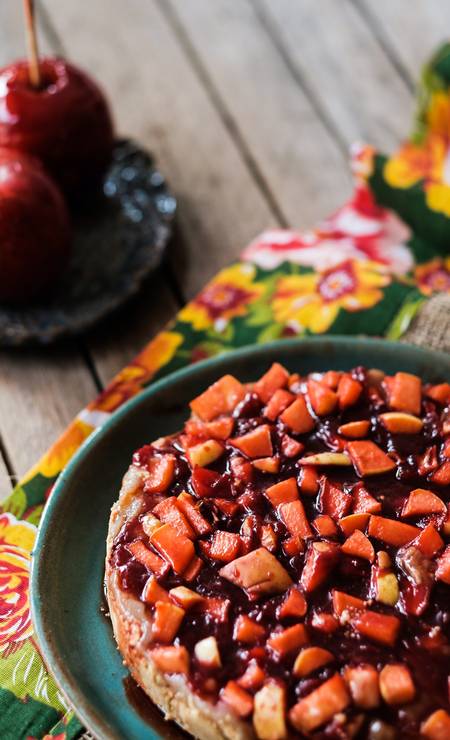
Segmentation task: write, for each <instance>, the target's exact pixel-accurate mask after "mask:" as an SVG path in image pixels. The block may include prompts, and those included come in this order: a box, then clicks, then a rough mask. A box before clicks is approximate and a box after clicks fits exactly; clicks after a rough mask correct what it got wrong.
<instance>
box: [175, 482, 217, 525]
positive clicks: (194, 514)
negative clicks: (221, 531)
mask: <svg viewBox="0 0 450 740" xmlns="http://www.w3.org/2000/svg"><path fill="white" fill-rule="evenodd" d="M177 505H178V508H179V509H180V511H181V512H182V513H183V514H184V516H185V517H186V519H187V520H188V522H189V524H190V525H191V527H192V528H193V529H194V530H195V532H196V533H197V534H198V535H199V536H202V535H204V534H209V533H210V532H211V531H212V527H211V525H210V523H209V522H208V521H207V520H206V519H205V517H204V516H202V515H201V513H200V511H199V509H198V506H199V505H198V503H197V502H196V501H195V499H194V498H193V497H192V496H191V495H190V494H189V493H186V492H185V491H183V493H180V495H179V496H178V497H177Z"/></svg>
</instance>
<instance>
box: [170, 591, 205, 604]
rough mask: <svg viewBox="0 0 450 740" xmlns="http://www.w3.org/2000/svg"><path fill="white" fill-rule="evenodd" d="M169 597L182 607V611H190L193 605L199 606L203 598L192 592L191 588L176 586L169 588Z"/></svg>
mask: <svg viewBox="0 0 450 740" xmlns="http://www.w3.org/2000/svg"><path fill="white" fill-rule="evenodd" d="M169 595H170V598H171V599H173V600H174V601H176V603H177V604H179V605H180V606H182V607H183V609H190V608H191V607H192V606H195V604H200V603H201V602H202V601H204V598H205V597H204V596H202V595H201V594H198V593H197V592H196V591H192V589H191V588H186V586H176V587H175V588H171V589H170V591H169Z"/></svg>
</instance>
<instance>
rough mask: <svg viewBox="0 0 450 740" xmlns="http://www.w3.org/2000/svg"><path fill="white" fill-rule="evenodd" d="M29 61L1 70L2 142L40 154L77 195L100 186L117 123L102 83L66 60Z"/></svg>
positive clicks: (69, 191)
mask: <svg viewBox="0 0 450 740" xmlns="http://www.w3.org/2000/svg"><path fill="white" fill-rule="evenodd" d="M39 69H40V73H41V85H40V87H39V88H35V87H33V86H32V85H31V83H30V78H29V65H28V62H27V61H25V60H22V61H18V62H16V63H14V64H9V65H8V66H7V67H4V68H3V69H0V146H2V147H8V148H13V149H19V150H21V151H23V152H27V153H29V154H32V155H34V156H36V157H38V158H39V159H40V160H41V161H42V162H43V164H44V167H45V169H46V170H48V172H50V174H51V175H52V176H53V177H54V179H55V180H56V182H57V183H58V184H59V185H60V186H61V188H62V189H63V191H64V193H65V194H66V196H68V197H69V198H70V199H71V200H80V199H82V198H84V197H85V196H86V195H87V194H89V193H92V192H93V191H95V190H96V189H98V188H99V186H100V183H101V180H102V177H103V175H104V172H105V170H106V167H107V166H108V164H109V162H110V159H111V151H112V145H113V126H112V121H111V116H110V113H109V108H108V104H107V102H106V100H105V97H104V95H103V93H102V92H101V91H100V89H99V88H98V87H97V85H96V84H95V83H94V82H93V80H91V78H90V77H88V76H87V75H86V74H85V73H84V72H82V71H81V70H79V69H77V68H76V67H74V66H73V65H71V64H69V63H68V62H66V61H65V60H64V59H58V58H50V57H48V58H43V59H42V60H41V61H40V62H39Z"/></svg>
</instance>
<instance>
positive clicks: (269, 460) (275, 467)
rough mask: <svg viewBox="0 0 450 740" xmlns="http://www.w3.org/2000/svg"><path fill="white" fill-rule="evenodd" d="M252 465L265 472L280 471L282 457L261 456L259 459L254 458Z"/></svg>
mask: <svg viewBox="0 0 450 740" xmlns="http://www.w3.org/2000/svg"><path fill="white" fill-rule="evenodd" d="M252 465H253V467H254V468H256V469H257V470H261V471H262V472H263V473H278V471H279V469H280V458H279V457H260V458H259V459H258V460H253V462H252Z"/></svg>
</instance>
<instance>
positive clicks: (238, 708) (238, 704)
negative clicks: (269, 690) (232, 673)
mask: <svg viewBox="0 0 450 740" xmlns="http://www.w3.org/2000/svg"><path fill="white" fill-rule="evenodd" d="M220 698H221V699H222V701H223V702H225V704H227V705H228V706H229V707H230V708H231V709H232V710H233V712H234V713H235V714H237V716H238V717H242V718H245V717H248V716H249V715H250V714H251V713H252V711H253V697H252V695H251V694H249V693H248V691H245V689H243V688H242V687H241V686H239V684H238V683H237V682H236V681H228V683H227V684H226V686H225V687H224V688H223V689H222V691H221V692H220Z"/></svg>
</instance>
